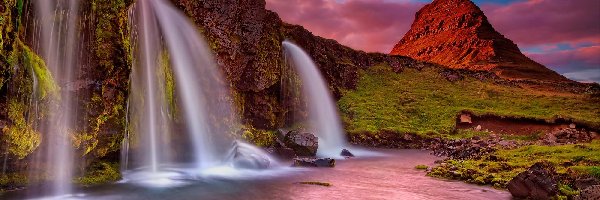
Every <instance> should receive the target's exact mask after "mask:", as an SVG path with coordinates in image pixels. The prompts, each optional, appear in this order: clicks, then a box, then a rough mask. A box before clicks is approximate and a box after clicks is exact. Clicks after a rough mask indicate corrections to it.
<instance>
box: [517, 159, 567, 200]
mask: <svg viewBox="0 0 600 200" xmlns="http://www.w3.org/2000/svg"><path fill="white" fill-rule="evenodd" d="M508 191H510V193H511V194H512V195H513V197H516V198H523V199H551V198H552V197H554V196H556V195H557V194H558V182H557V180H556V172H555V171H554V166H552V164H551V163H549V162H539V163H536V164H534V165H533V166H531V167H530V168H529V169H528V170H527V171H524V172H522V173H520V174H519V175H517V176H516V177H515V178H513V179H512V180H511V181H510V182H509V183H508Z"/></svg>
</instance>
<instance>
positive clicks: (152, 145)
mask: <svg viewBox="0 0 600 200" xmlns="http://www.w3.org/2000/svg"><path fill="white" fill-rule="evenodd" d="M130 27H131V29H132V41H133V42H134V44H133V48H134V50H133V51H134V56H133V57H134V67H133V69H132V74H131V94H130V101H129V102H130V104H129V105H130V107H129V109H130V111H129V115H130V117H129V120H130V121H131V122H130V123H129V124H130V130H131V137H135V138H136V139H135V141H137V142H138V143H137V145H135V144H132V145H131V149H130V150H129V151H130V152H132V151H134V150H133V149H134V148H135V147H137V148H138V150H135V151H136V152H137V153H132V156H130V158H131V159H132V160H136V159H139V161H140V162H141V163H140V164H138V165H141V168H142V169H146V170H144V171H145V173H148V172H149V173H151V174H163V172H164V171H167V170H165V169H164V168H167V167H169V166H172V165H167V164H174V163H175V164H177V163H179V164H180V163H183V162H187V163H191V164H192V165H193V166H192V168H193V169H195V170H197V171H202V170H205V169H209V168H213V167H217V166H222V165H235V164H236V163H240V162H236V159H241V158H240V156H230V154H229V153H228V152H231V149H239V148H242V149H244V150H245V151H244V152H242V153H240V154H238V155H241V157H243V158H244V159H246V157H245V156H244V155H248V154H250V155H251V156H250V157H251V160H252V159H253V158H257V160H260V159H266V160H267V161H268V162H274V161H273V160H272V159H270V158H269V157H268V156H267V155H266V154H264V153H263V152H257V151H250V150H248V149H249V148H247V146H244V145H241V144H243V143H240V142H236V141H235V137H234V132H235V131H236V128H239V127H241V126H240V125H239V122H238V118H237V116H236V115H235V112H234V110H232V105H231V102H232V100H233V99H232V98H231V96H230V91H229V89H228V84H227V82H226V80H225V79H224V78H223V75H222V74H221V72H220V70H219V69H218V67H217V65H216V64H215V63H214V61H213V58H212V55H211V52H210V50H209V49H208V48H207V46H206V44H205V42H204V41H203V39H202V38H201V35H200V34H199V32H198V30H197V28H196V26H195V25H194V24H192V23H191V22H190V21H189V20H188V19H187V18H186V17H185V16H184V15H182V14H181V13H179V11H178V10H176V9H175V8H174V7H173V6H171V5H169V4H168V3H167V2H165V1H163V0H141V1H138V2H136V5H135V6H134V7H133V9H132V10H131V13H130ZM170 76H172V82H173V83H171V84H173V85H174V86H172V87H169V86H168V85H169V80H168V78H167V77H170ZM173 87H174V88H175V89H173ZM172 90H174V91H172ZM168 94H175V95H173V96H175V97H174V99H169V98H167V96H168ZM170 104H176V105H177V108H179V109H176V110H175V111H174V110H172V108H171V107H172V106H171V105H170ZM170 113H175V114H170ZM175 124H177V126H175ZM180 126H183V127H185V129H183V130H179V129H176V128H174V127H180ZM175 130H177V131H175ZM176 132H177V133H176ZM179 132H181V133H183V134H178V133H179ZM177 137H179V138H181V137H184V138H186V140H184V141H189V145H188V147H187V148H186V149H184V150H183V151H185V152H178V154H189V155H191V156H190V157H191V158H188V160H183V161H182V160H181V158H175V156H172V154H173V153H169V151H171V149H176V147H175V145H169V141H167V140H169V139H172V138H177ZM164 138H166V139H164ZM129 141H132V138H129ZM240 145H241V146H240ZM177 146H182V145H180V144H178V145H177ZM190 152H191V153H190ZM248 152H252V153H248ZM132 157H134V158H132ZM178 159H179V160H178ZM244 163H245V164H247V163H252V162H244ZM244 167H247V166H244ZM255 167H262V166H261V165H255ZM148 169H149V170H148ZM131 179H134V178H131Z"/></svg>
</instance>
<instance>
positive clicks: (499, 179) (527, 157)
mask: <svg viewBox="0 0 600 200" xmlns="http://www.w3.org/2000/svg"><path fill="white" fill-rule="evenodd" d="M598 152H600V141H598V140H596V141H594V142H592V143H588V144H584V145H581V144H579V145H560V146H537V145H532V146H525V147H521V148H517V149H510V150H506V149H501V150H498V151H496V152H495V153H494V154H493V157H494V158H493V159H492V158H491V156H492V155H489V156H484V157H482V158H480V159H476V160H449V161H447V163H446V164H445V165H440V166H438V167H435V168H433V170H432V172H430V173H429V174H428V175H430V176H435V177H443V178H449V179H458V180H463V181H466V182H471V183H478V184H490V185H494V186H495V187H500V188H504V187H506V184H507V183H508V182H509V181H510V180H512V178H514V177H515V176H517V175H518V174H519V173H521V172H523V171H526V170H527V169H528V168H529V167H531V166H532V165H533V164H535V163H537V162H542V161H548V162H550V163H552V164H554V166H555V168H556V171H557V173H559V174H568V173H569V171H578V172H583V173H585V174H588V175H592V176H597V177H598V172H600V170H599V169H600V168H599V167H598V164H600V154H599V153H598ZM567 162H568V163H569V165H564V163H567ZM480 177H484V179H482V178H480Z"/></svg>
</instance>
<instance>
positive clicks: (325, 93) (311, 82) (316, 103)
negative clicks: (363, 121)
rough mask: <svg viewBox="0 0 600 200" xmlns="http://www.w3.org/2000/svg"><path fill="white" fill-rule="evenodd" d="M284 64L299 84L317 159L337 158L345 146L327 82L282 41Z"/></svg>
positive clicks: (302, 54)
mask: <svg viewBox="0 0 600 200" xmlns="http://www.w3.org/2000/svg"><path fill="white" fill-rule="evenodd" d="M283 48H284V50H285V52H286V59H287V61H288V64H289V65H291V66H293V67H294V68H293V69H294V70H293V71H294V72H296V73H298V75H299V77H300V79H301V80H302V96H303V97H304V98H305V101H306V104H307V106H308V112H309V113H308V116H309V119H308V122H309V123H310V127H311V128H312V129H313V131H315V134H316V135H317V137H319V149H318V150H317V155H318V156H323V157H339V156H340V152H341V151H342V149H343V148H345V147H346V146H347V141H346V138H345V133H344V130H343V129H342V124H341V120H340V117H339V115H338V111H337V107H336V104H335V101H334V100H333V97H332V95H331V92H330V91H329V89H328V87H327V82H325V79H324V78H323V76H322V75H321V72H319V69H318V68H317V66H316V65H315V63H314V62H313V61H312V59H311V58H310V56H309V55H308V54H306V52H304V51H303V50H302V49H301V48H300V47H298V46H297V45H295V44H293V43H291V42H288V41H284V42H283Z"/></svg>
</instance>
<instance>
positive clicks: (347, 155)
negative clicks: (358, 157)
mask: <svg viewBox="0 0 600 200" xmlns="http://www.w3.org/2000/svg"><path fill="white" fill-rule="evenodd" d="M340 155H341V156H344V157H354V154H352V152H350V151H348V149H342V153H340Z"/></svg>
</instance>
